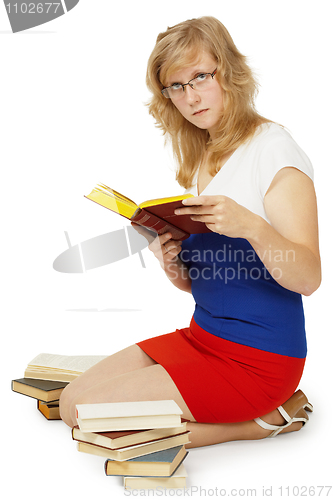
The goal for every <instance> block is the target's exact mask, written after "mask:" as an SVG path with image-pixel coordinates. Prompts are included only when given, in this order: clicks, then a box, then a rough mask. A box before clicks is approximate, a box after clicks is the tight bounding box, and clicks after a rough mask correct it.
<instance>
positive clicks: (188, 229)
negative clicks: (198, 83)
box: [85, 184, 210, 240]
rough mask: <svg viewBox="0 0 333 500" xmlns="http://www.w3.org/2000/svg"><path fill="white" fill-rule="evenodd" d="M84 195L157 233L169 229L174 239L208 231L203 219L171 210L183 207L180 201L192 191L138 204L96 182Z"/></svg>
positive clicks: (183, 238)
mask: <svg viewBox="0 0 333 500" xmlns="http://www.w3.org/2000/svg"><path fill="white" fill-rule="evenodd" d="M85 197H86V198H88V199H89V200H92V201H94V202H95V203H98V204H99V205H101V206H102V207H105V208H108V209H109V210H112V212H115V213H117V214H120V215H122V216H123V217H126V219H129V220H131V221H132V222H135V223H136V224H139V225H140V226H144V227H146V228H147V229H150V230H152V231H154V232H156V233H157V234H163V233H167V232H170V233H171V234H172V238H173V239H174V240H185V239H186V238H188V237H189V236H190V234H197V233H207V232H209V231H210V230H209V229H208V228H207V226H206V224H204V223H203V222H198V221H193V220H191V218H190V216H189V215H175V213H174V212H175V210H176V208H181V207H184V205H183V204H182V200H185V199H186V198H191V197H193V195H192V194H183V195H179V196H171V197H168V198H159V199H155V200H148V201H145V202H143V203H140V205H137V204H136V203H135V202H134V201H132V200H130V199H129V198H127V197H126V196H124V195H122V194H120V193H118V192H117V191H115V190H113V189H111V188H109V187H108V186H106V185H105V184H99V185H98V186H97V187H96V188H94V189H93V190H92V192H91V193H90V194H89V195H87V196H85Z"/></svg>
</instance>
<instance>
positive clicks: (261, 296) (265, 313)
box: [180, 233, 307, 358]
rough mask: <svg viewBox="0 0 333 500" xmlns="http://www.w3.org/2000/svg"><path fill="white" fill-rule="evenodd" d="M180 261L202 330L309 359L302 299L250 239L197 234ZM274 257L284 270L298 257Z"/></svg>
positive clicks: (196, 317)
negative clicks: (185, 268)
mask: <svg viewBox="0 0 333 500" xmlns="http://www.w3.org/2000/svg"><path fill="white" fill-rule="evenodd" d="M268 251H269V250H268ZM180 257H181V259H182V260H183V262H184V263H185V264H186V265H187V266H188V268H189V272H190V277H191V279H192V294H193V297H194V300H195V302H196V307H195V312H194V320H195V322H196V323H197V324H198V325H199V326H200V327H201V328H203V329H204V330H206V331H208V332H210V333H212V334H213V335H216V336H218V337H221V338H224V339H226V340H230V341H232V342H237V343H239V344H243V345H247V346H250V347H255V348H257V349H261V350H263V351H268V352H274V353H276V354H282V355H286V356H293V357H297V358H305V356H306V352H307V346H306V335H305V327H304V312H303V304H302V297H301V295H300V294H297V293H295V292H292V291H290V290H287V289H286V288H283V287H282V286H281V285H279V284H278V283H277V282H276V281H275V280H274V279H273V277H272V276H271V275H270V274H269V272H268V271H267V269H266V267H265V266H264V265H263V263H262V261H261V260H260V259H259V257H258V256H257V254H256V253H255V251H254V249H253V248H252V246H251V245H250V243H249V242H248V241H247V240H245V239H242V238H228V237H227V236H223V235H218V234H216V233H208V234H197V235H192V236H190V238H188V239H187V240H185V241H183V245H182V252H181V255H180ZM271 257H272V258H273V259H274V262H276V267H277V268H278V266H279V261H280V260H281V258H284V259H285V258H288V259H290V260H292V259H293V254H292V253H289V254H288V255H283V256H282V255H279V253H277V252H276V253H275V254H273V253H272V254H271ZM278 272H279V271H278V269H277V270H276V273H278ZM272 274H273V276H274V272H273V271H272Z"/></svg>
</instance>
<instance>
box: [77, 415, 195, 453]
mask: <svg viewBox="0 0 333 500" xmlns="http://www.w3.org/2000/svg"><path fill="white" fill-rule="evenodd" d="M181 420H182V423H181V425H180V426H179V427H171V428H170V427H169V428H166V429H143V430H135V431H134V430H129V431H110V432H82V431H81V430H80V428H79V426H75V427H73V429H72V438H73V439H74V440H75V441H83V442H85V443H90V444H93V445H96V446H103V447H104V448H109V449H111V450H116V449H119V448H125V447H128V446H135V445H142V444H144V443H148V442H151V441H155V440H157V439H165V438H167V437H171V436H176V435H178V434H183V433H185V432H187V430H186V423H187V421H186V420H184V419H181Z"/></svg>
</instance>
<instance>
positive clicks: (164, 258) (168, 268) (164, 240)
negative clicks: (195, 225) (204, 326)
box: [132, 222, 192, 293]
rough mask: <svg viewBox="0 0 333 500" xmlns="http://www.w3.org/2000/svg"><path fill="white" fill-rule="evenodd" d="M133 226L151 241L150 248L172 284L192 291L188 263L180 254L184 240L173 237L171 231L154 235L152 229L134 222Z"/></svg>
mask: <svg viewBox="0 0 333 500" xmlns="http://www.w3.org/2000/svg"><path fill="white" fill-rule="evenodd" d="M132 226H133V227H134V228H135V229H136V230H137V231H138V233H139V234H142V235H143V236H144V237H145V238H146V239H147V240H148V242H149V246H148V248H149V250H150V251H151V252H153V254H154V255H155V257H156V258H157V259H158V261H159V263H160V265H161V267H162V269H163V270H164V272H165V274H166V275H167V277H168V278H169V280H170V281H171V282H172V284H173V285H174V286H175V287H177V288H179V290H182V291H184V292H188V293H191V287H192V282H191V279H190V277H189V273H188V269H187V267H186V265H185V264H184V263H183V262H182V261H181V260H180V258H179V257H178V255H179V254H180V252H181V250H182V242H181V241H176V240H173V239H172V236H171V233H165V234H161V235H159V236H156V235H155V236H153V233H152V232H151V231H148V230H147V229H146V228H144V227H142V226H139V225H138V224H135V223H134V222H132Z"/></svg>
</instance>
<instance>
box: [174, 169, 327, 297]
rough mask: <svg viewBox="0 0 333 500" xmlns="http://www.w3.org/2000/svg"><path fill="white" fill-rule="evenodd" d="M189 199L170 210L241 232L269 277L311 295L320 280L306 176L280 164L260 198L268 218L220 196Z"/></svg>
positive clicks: (312, 202)
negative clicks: (262, 196)
mask: <svg viewBox="0 0 333 500" xmlns="http://www.w3.org/2000/svg"><path fill="white" fill-rule="evenodd" d="M183 203H184V205H186V204H188V205H190V204H191V205H194V206H191V207H188V208H182V209H179V212H178V211H176V213H183V214H185V213H187V214H193V216H192V218H193V219H194V220H201V221H202V222H205V223H206V225H207V226H208V227H209V229H211V230H212V231H215V232H217V233H219V234H224V235H226V236H230V237H232V238H245V239H247V240H248V241H249V243H251V245H252V247H253V248H254V250H255V251H256V253H257V254H258V256H259V258H260V259H261V260H262V262H263V263H264V265H265V266H266V268H267V269H268V271H269V272H270V274H271V275H272V276H273V278H274V279H275V280H276V281H277V282H278V283H279V284H280V285H281V286H283V287H285V288H288V289H289V290H292V291H294V292H297V293H301V294H303V295H311V293H313V292H314V291H315V290H316V289H317V288H318V287H319V285H320V281H321V265H320V255H319V244H318V224H317V206H316V195H315V190H314V186H313V182H312V181H311V179H310V178H309V177H308V176H306V175H305V174H303V173H302V172H300V171H299V170H297V169H295V168H292V167H286V168H283V169H282V170H280V171H279V172H278V173H277V174H276V176H275V177H274V179H273V182H272V183H271V185H270V188H269V189H268V191H267V193H266V196H265V199H264V204H265V210H266V213H267V216H268V218H269V220H270V222H271V224H269V223H268V222H266V221H265V220H264V219H263V218H262V217H260V216H259V215H256V214H254V213H253V212H251V211H250V210H248V209H246V208H245V207H243V206H241V205H239V204H238V203H236V202H235V201H233V200H232V199H230V198H228V197H226V196H198V197H196V198H190V199H188V200H184V201H183Z"/></svg>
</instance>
